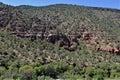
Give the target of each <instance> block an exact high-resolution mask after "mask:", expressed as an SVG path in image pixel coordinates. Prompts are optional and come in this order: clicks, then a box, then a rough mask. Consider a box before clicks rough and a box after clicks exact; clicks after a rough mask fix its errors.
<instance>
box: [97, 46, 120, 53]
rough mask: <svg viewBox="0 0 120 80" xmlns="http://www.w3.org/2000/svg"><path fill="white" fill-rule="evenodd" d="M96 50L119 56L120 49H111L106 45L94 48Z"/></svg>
mask: <svg viewBox="0 0 120 80" xmlns="http://www.w3.org/2000/svg"><path fill="white" fill-rule="evenodd" d="M96 50H97V51H105V52H109V53H113V54H114V55H119V54H120V49H118V48H114V47H111V46H108V45H107V46H101V47H96Z"/></svg>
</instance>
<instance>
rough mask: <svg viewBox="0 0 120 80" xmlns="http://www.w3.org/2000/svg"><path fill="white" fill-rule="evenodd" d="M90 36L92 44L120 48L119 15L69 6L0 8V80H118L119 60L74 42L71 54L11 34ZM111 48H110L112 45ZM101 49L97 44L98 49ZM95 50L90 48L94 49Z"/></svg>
mask: <svg viewBox="0 0 120 80" xmlns="http://www.w3.org/2000/svg"><path fill="white" fill-rule="evenodd" d="M82 29H84V30H86V31H88V32H93V33H94V34H95V35H96V37H97V41H96V42H97V43H98V42H99V41H100V40H105V42H104V44H105V45H106V44H109V43H111V44H112V46H120V45H119V41H120V36H119V35H120V32H119V31H120V11H119V10H115V9H104V8H90V7H81V6H75V5H74V6H73V5H65V4H59V5H51V6H47V7H33V6H17V7H13V6H8V5H5V4H2V3H0V80H45V79H46V80H53V79H71V80H76V79H84V78H86V79H88V80H91V79H93V80H94V79H95V80H104V79H110V78H111V79H120V55H117V56H114V55H113V54H108V53H107V52H103V51H99V52H98V51H96V50H95V48H93V49H92V50H89V49H87V47H86V44H88V43H90V42H91V41H90V40H87V41H84V40H83V39H82V38H78V39H77V43H79V45H77V48H76V50H75V51H69V50H66V49H65V48H64V47H66V45H65V46H62V47H60V46H59V41H58V42H56V43H54V44H53V43H51V42H49V41H47V40H46V39H36V40H31V38H21V37H16V36H15V35H11V33H12V32H18V33H19V32H27V33H40V32H43V33H46V34H47V33H54V34H60V33H62V34H65V35H67V36H68V35H71V34H76V35H77V34H80V35H81V32H82V31H81V30H82ZM114 43H116V44H115V45H113V44H114ZM100 45H101V44H100ZM95 46H96V45H95Z"/></svg>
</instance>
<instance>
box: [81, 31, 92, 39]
mask: <svg viewBox="0 0 120 80" xmlns="http://www.w3.org/2000/svg"><path fill="white" fill-rule="evenodd" d="M92 36H93V34H92V33H88V32H83V34H82V38H83V40H89V39H91V37H92Z"/></svg>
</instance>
